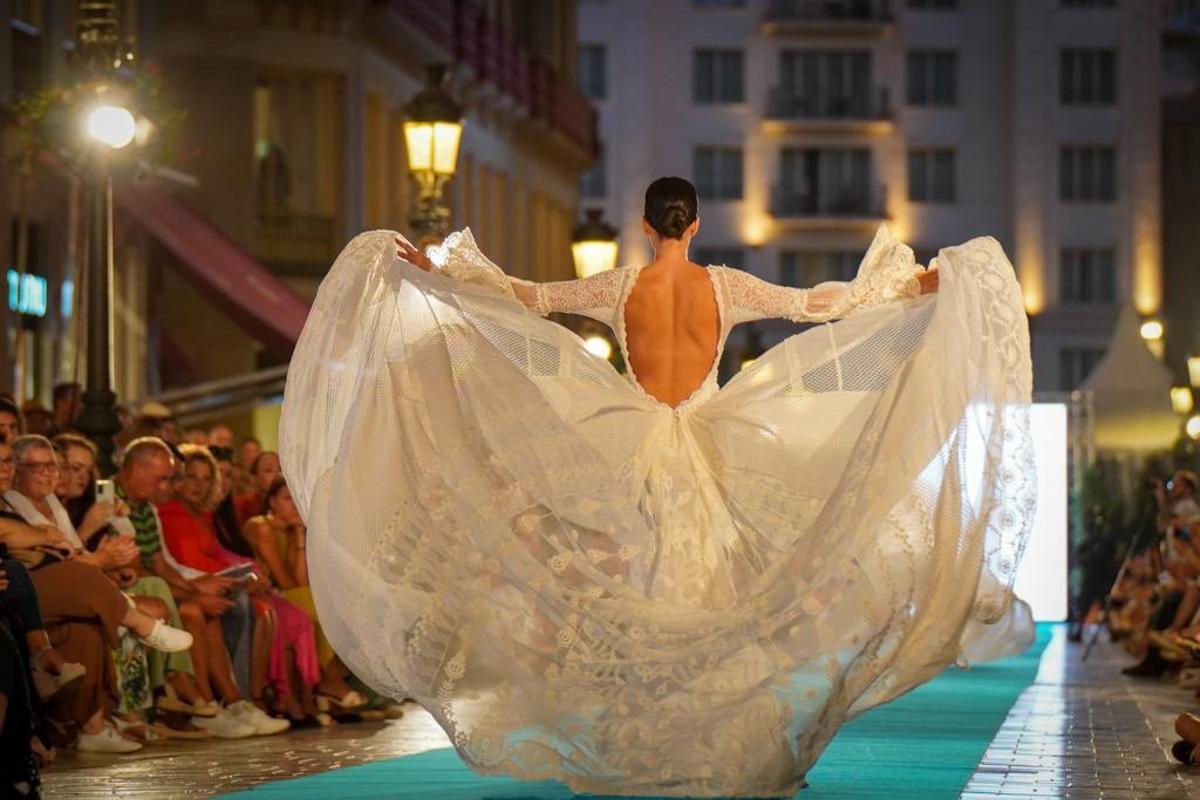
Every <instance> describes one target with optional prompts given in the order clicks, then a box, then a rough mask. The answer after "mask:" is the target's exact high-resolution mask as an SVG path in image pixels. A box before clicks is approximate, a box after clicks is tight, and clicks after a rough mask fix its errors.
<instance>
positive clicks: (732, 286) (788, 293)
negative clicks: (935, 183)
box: [722, 262, 938, 324]
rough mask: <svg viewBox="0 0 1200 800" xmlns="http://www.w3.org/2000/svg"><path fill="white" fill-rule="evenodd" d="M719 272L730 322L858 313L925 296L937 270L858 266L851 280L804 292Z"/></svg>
mask: <svg viewBox="0 0 1200 800" xmlns="http://www.w3.org/2000/svg"><path fill="white" fill-rule="evenodd" d="M722 272H723V274H724V277H725V281H726V286H727V288H728V292H729V299H730V304H731V305H732V309H731V315H732V321H733V323H734V324H737V323H740V322H751V321H753V320H758V319H790V320H792V321H793V322H827V321H829V320H833V319H838V318H839V317H844V316H846V315H847V314H849V313H851V312H852V311H855V310H858V309H864V308H872V307H874V306H878V305H881V304H883V303H887V302H891V301H893V300H899V299H902V298H905V297H916V296H918V295H922V294H930V293H932V292H936V291H937V288H938V273H937V267H932V268H931V269H928V270H922V269H920V268H918V267H917V266H916V265H915V264H912V265H911V266H910V267H900V268H898V269H897V268H890V269H876V268H874V266H868V265H867V264H866V263H865V262H864V267H863V268H862V269H860V271H859V274H858V276H857V277H856V278H855V279H854V280H852V281H848V282H842V281H827V282H825V283H819V284H817V285H816V286H814V287H812V288H810V289H794V288H791V287H788V286H779V285H777V284H774V283H769V282H767V281H764V280H762V279H761V278H756V277H755V276H753V275H751V274H750V273H748V272H743V271H742V270H738V269H729V268H725V269H723V270H722Z"/></svg>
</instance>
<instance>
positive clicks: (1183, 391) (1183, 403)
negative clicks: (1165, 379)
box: [1171, 386, 1194, 414]
mask: <svg viewBox="0 0 1200 800" xmlns="http://www.w3.org/2000/svg"><path fill="white" fill-rule="evenodd" d="M1193 405H1194V402H1193V399H1192V390H1191V388H1189V387H1187V386H1172V387H1171V410H1172V411H1174V412H1175V413H1176V414H1189V413H1191V411H1192V407H1193Z"/></svg>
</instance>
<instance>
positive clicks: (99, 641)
mask: <svg viewBox="0 0 1200 800" xmlns="http://www.w3.org/2000/svg"><path fill="white" fill-rule="evenodd" d="M12 452H13V455H14V456H15V460H16V467H17V471H16V476H15V481H14V486H13V487H12V488H11V489H9V490H7V491H5V492H4V494H3V498H4V502H5V509H4V510H5V511H6V512H7V514H6V516H5V518H0V542H3V543H4V544H6V545H7V547H8V548H9V550H11V551H14V552H17V553H23V554H24V556H23V557H22V556H20V555H19V556H18V557H20V558H21V560H22V561H23V562H24V563H26V564H29V565H30V566H32V567H33V570H32V579H33V584H34V586H35V587H36V590H37V597H38V606H39V610H40V611H41V615H42V617H43V619H44V621H45V624H46V629H47V630H48V632H49V641H50V642H51V643H53V644H54V646H55V648H56V649H58V650H59V651H60V653H61V655H62V656H63V658H65V659H67V660H69V661H72V662H77V663H79V664H81V665H82V666H83V668H84V669H85V673H84V675H83V677H82V679H81V680H80V686H79V689H78V690H77V691H75V692H74V693H71V695H70V697H68V698H67V701H66V702H65V703H64V704H62V707H61V708H60V711H61V712H62V713H61V714H59V715H58V716H59V721H60V723H61V724H60V727H59V731H60V733H61V734H62V738H64V739H70V738H71V736H70V734H71V732H72V731H71V726H72V725H77V726H78V728H79V731H80V735H79V740H78V747H79V749H81V750H94V751H101V752H130V751H132V750H136V749H138V748H139V747H140V745H139V744H137V743H136V742H133V741H130V740H129V739H126V738H125V737H123V736H121V734H120V733H118V731H117V730H116V728H115V727H114V725H113V723H112V721H111V720H110V715H111V714H112V713H113V712H114V711H115V710H116V708H117V706H118V702H119V697H118V695H117V684H116V679H115V678H116V676H115V673H114V671H113V661H112V650H113V649H114V648H115V647H116V646H117V644H118V629H119V628H121V627H125V628H126V629H128V630H129V631H131V632H132V634H133V635H134V636H135V637H136V638H137V639H138V641H140V642H141V643H142V644H143V645H144V646H146V647H150V648H152V649H155V650H160V651H164V652H177V651H183V650H186V649H187V648H188V647H190V646H191V644H192V637H191V635H190V634H188V633H187V632H186V631H183V630H180V629H178V628H175V627H171V626H168V625H164V624H163V622H162V619H161V616H162V614H163V613H164V609H163V608H162V605H161V602H160V601H157V600H154V599H153V598H152V599H151V600H152V601H153V602H151V601H147V600H145V599H141V600H139V601H138V602H136V603H135V602H134V601H132V600H131V599H130V598H127V597H126V596H125V595H124V594H123V593H122V592H121V591H120V590H119V589H118V588H117V587H116V586H115V585H114V584H113V583H112V581H110V580H109V579H108V578H107V577H106V576H105V574H104V570H116V569H119V568H121V567H124V566H127V565H128V564H130V563H132V562H133V560H134V559H135V558H136V557H137V548H136V546H135V545H133V543H132V542H129V541H127V540H126V539H125V538H124V537H104V538H103V540H102V541H100V542H99V543H98V545H97V547H96V549H95V551H92V552H87V551H84V550H83V549H82V542H81V540H80V537H79V536H78V535H77V532H76V531H75V529H74V527H73V526H72V525H71V523H70V520H69V519H68V518H67V514H66V511H65V509H63V508H62V506H61V504H60V503H59V502H58V500H57V498H55V497H54V495H53V491H52V490H53V487H54V484H55V483H56V482H57V477H56V471H57V468H58V462H57V459H56V457H55V453H54V448H53V446H52V445H51V444H50V442H49V440H47V439H45V438H43V437H40V436H26V437H20V438H18V439H17V441H16V443H15V447H13V448H12ZM14 516H15V517H16V518H17V519H20V520H22V522H17V521H16V520H15V519H14V518H13V517H14ZM147 612H150V613H147ZM156 615H157V618H156Z"/></svg>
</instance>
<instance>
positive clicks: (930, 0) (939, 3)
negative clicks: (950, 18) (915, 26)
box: [908, 0, 958, 11]
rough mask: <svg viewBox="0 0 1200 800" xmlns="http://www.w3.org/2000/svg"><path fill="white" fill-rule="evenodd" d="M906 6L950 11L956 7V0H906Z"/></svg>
mask: <svg viewBox="0 0 1200 800" xmlns="http://www.w3.org/2000/svg"><path fill="white" fill-rule="evenodd" d="M908 7H909V8H915V9H922V10H930V11H951V10H953V9H955V8H958V0H908Z"/></svg>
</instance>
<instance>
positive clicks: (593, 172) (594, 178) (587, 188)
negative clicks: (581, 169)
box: [579, 146, 608, 198]
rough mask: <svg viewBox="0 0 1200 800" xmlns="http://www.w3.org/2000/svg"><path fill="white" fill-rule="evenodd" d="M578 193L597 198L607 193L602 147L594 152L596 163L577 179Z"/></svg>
mask: <svg viewBox="0 0 1200 800" xmlns="http://www.w3.org/2000/svg"><path fill="white" fill-rule="evenodd" d="M579 194H580V195H582V196H583V197H590V198H597V197H604V196H605V195H607V194H608V181H607V180H606V175H605V158H604V147H603V146H601V147H600V150H599V152H598V153H596V163H595V164H593V165H592V168H591V169H589V170H588V171H587V172H585V173H583V177H582V178H581V179H580V181H579Z"/></svg>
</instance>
